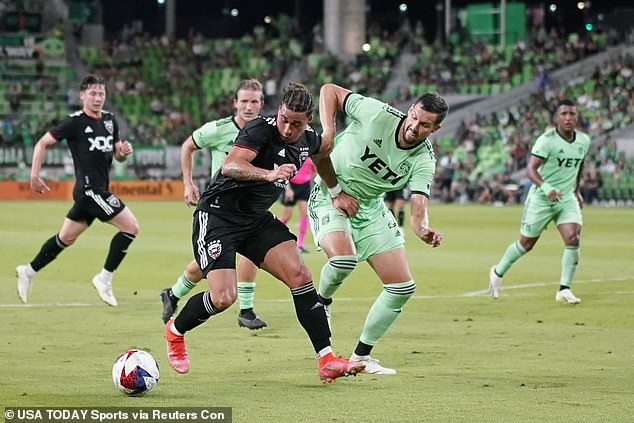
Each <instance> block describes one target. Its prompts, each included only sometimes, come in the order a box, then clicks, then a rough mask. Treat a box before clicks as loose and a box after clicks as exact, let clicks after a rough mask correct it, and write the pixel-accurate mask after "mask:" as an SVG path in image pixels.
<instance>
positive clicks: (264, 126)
mask: <svg viewBox="0 0 634 423" xmlns="http://www.w3.org/2000/svg"><path fill="white" fill-rule="evenodd" d="M271 128H273V129H275V126H272V125H270V124H269V123H268V122H267V120H265V119H263V118H261V117H258V118H256V119H253V120H252V121H250V122H248V123H247V124H246V125H245V126H244V127H243V128H242V129H241V130H240V132H239V133H238V136H237V137H236V140H235V141H234V143H233V145H234V146H239V147H243V148H248V149H249V150H253V151H254V152H256V153H258V152H259V151H260V150H261V149H262V147H264V146H265V145H266V144H267V143H270V142H271V134H272V132H271Z"/></svg>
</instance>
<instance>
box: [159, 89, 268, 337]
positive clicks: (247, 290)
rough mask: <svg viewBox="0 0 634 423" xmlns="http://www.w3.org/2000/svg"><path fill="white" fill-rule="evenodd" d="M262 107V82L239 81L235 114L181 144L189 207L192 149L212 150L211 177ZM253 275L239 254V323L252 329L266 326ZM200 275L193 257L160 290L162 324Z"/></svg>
mask: <svg viewBox="0 0 634 423" xmlns="http://www.w3.org/2000/svg"><path fill="white" fill-rule="evenodd" d="M263 106H264V94H263V92H262V84H260V82H259V81H258V80H256V79H245V80H243V81H242V82H240V85H239V86H238V88H237V89H236V92H235V95H234V98H233V107H235V109H236V113H235V115H233V116H228V117H226V118H223V119H218V120H215V121H212V122H207V123H205V124H204V125H203V126H201V127H200V128H198V129H196V130H195V131H194V132H193V134H192V135H190V136H189V137H188V138H187V140H185V142H184V143H183V145H182V147H181V170H182V172H183V184H184V186H185V191H184V200H185V203H186V204H187V205H188V206H194V205H196V203H197V202H198V199H199V198H200V191H199V190H198V187H197V186H196V184H195V183H194V181H193V179H192V164H193V154H194V152H195V151H196V150H200V149H202V148H208V149H209V151H210V153H211V177H212V178H213V177H214V175H215V174H216V172H218V170H219V169H220V168H221V167H222V163H223V162H224V160H225V158H226V157H227V154H229V151H230V150H231V147H232V146H233V141H234V140H235V139H236V136H237V135H238V132H240V129H242V128H243V127H244V125H245V124H246V123H247V122H250V121H252V120H253V119H255V118H256V117H257V116H258V115H259V114H260V110H261V109H262V107H263ZM256 274H257V267H256V266H255V265H254V264H253V263H251V262H250V261H249V260H248V259H246V258H244V257H240V260H239V263H238V298H239V300H240V314H239V315H238V325H239V326H241V327H246V328H248V329H252V330H253V329H261V328H264V327H266V322H265V321H264V320H262V319H260V318H259V317H258V316H257V315H256V314H255V311H254V310H253V298H254V295H255V293H254V290H255V276H256ZM202 278H203V275H202V272H201V271H200V267H198V263H196V260H192V261H191V262H189V264H188V265H187V267H186V268H185V271H184V272H183V274H182V275H180V276H179V277H178V279H177V280H176V282H175V283H174V285H172V287H171V288H167V289H164V290H162V291H161V294H160V296H161V302H162V303H163V313H162V316H161V317H162V319H163V323H167V321H168V320H169V318H170V317H172V315H173V314H174V312H175V311H176V309H177V307H178V300H179V299H181V298H182V297H183V296H185V295H187V293H189V292H190V291H191V290H192V289H194V287H195V286H196V284H197V283H198V282H200V280H201V279H202Z"/></svg>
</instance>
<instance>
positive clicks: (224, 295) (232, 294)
mask: <svg viewBox="0 0 634 423" xmlns="http://www.w3.org/2000/svg"><path fill="white" fill-rule="evenodd" d="M237 297H238V294H237V293H236V290H235V289H225V290H222V291H220V292H217V293H214V294H213V295H212V298H211V301H212V302H213V304H214V308H215V309H216V310H218V311H222V310H226V309H228V308H229V307H231V305H232V304H233V303H235V302H236V299H237Z"/></svg>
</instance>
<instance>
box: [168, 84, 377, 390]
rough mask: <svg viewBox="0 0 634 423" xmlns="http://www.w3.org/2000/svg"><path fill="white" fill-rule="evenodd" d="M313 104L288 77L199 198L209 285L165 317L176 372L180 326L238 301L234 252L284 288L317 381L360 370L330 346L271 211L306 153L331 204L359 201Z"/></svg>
mask: <svg viewBox="0 0 634 423" xmlns="http://www.w3.org/2000/svg"><path fill="white" fill-rule="evenodd" d="M313 109H314V102H313V97H312V95H311V94H310V92H308V90H307V89H306V88H305V87H304V86H303V85H301V84H295V83H291V84H289V86H288V87H287V88H286V89H285V91H284V94H283V97H282V101H281V105H280V106H279V108H278V110H277V114H276V115H274V116H264V117H263V116H260V117H258V118H256V119H254V120H252V121H251V122H249V123H247V124H246V125H245V126H244V128H243V129H242V130H241V131H240V133H239V134H238V137H237V138H236V140H235V142H234V146H233V148H232V149H231V151H230V153H229V155H228V156H227V158H226V159H225V162H224V164H223V166H222V169H221V171H220V172H218V173H217V174H216V176H215V178H214V180H213V181H212V182H211V183H210V185H209V186H208V187H207V190H206V191H205V192H204V194H203V195H202V196H201V198H200V200H199V201H198V206H197V208H196V212H195V213H194V223H193V233H192V244H193V249H194V256H195V258H196V261H197V262H198V265H199V266H200V269H201V270H202V273H203V276H204V277H206V278H207V282H208V287H209V289H208V290H207V291H205V292H201V293H199V294H197V295H194V296H193V297H191V298H190V299H189V301H188V302H187V304H186V305H185V307H183V309H182V311H181V312H180V314H179V315H178V316H177V317H176V319H174V318H172V319H170V320H169V321H168V322H167V324H166V325H165V339H166V341H167V352H168V358H169V362H170V365H171V366H172V368H173V369H174V370H176V371H177V372H178V373H187V372H188V371H189V365H190V361H189V355H188V353H187V349H186V347H185V342H184V336H183V335H184V334H185V332H187V331H190V330H192V329H194V328H195V327H197V326H199V325H201V324H202V323H204V322H205V321H207V319H209V318H210V317H211V316H213V315H215V314H218V313H220V312H222V311H224V310H226V309H227V308H229V306H231V304H233V303H234V302H235V301H236V296H237V294H236V270H235V267H236V253H239V254H241V255H243V256H244V257H247V258H248V259H249V260H251V261H252V262H253V263H255V264H256V265H258V266H259V267H261V268H262V269H264V270H266V271H267V272H268V273H270V274H271V275H273V276H275V277H276V278H277V279H279V280H280V281H282V282H283V283H284V284H286V285H287V286H288V287H289V288H290V290H291V294H292V297H293V302H294V304H295V312H296V314H297V318H298V320H299V322H300V324H301V325H302V327H303V328H304V330H305V331H306V332H307V334H308V337H309V338H310V341H311V342H312V344H313V347H314V349H315V352H316V353H317V356H318V358H319V378H320V379H321V380H322V382H323V383H327V382H328V383H330V382H332V381H334V380H335V379H337V378H338V377H341V376H347V375H350V374H352V375H354V374H356V373H359V372H362V371H363V369H364V367H365V365H364V364H362V363H357V362H353V361H349V360H347V359H345V358H342V357H336V356H335V355H334V354H333V351H332V348H331V344H330V329H329V327H328V320H327V318H326V312H325V310H324V306H323V304H322V303H321V302H320V300H319V297H318V295H317V292H316V291H315V287H314V286H313V281H312V277H311V274H310V271H309V270H308V268H307V267H306V265H305V264H304V262H303V261H302V258H301V256H300V254H299V252H298V251H297V243H296V237H295V235H293V234H292V233H291V232H290V231H289V229H288V227H287V226H286V225H284V224H283V223H282V222H280V221H279V220H278V219H276V218H275V217H274V216H273V214H271V212H269V207H271V205H273V203H275V201H276V200H277V199H278V198H279V196H280V194H281V192H282V191H283V190H284V188H285V186H286V184H288V182H289V180H290V179H291V178H292V177H293V175H294V174H295V172H297V169H299V168H300V167H301V165H302V164H303V163H304V161H306V159H307V158H308V157H309V156H311V157H312V159H313V162H314V163H315V166H316V167H317V170H318V172H319V173H320V175H321V176H322V178H323V179H324V181H325V182H326V184H327V185H328V187H331V188H330V189H331V193H332V197H333V204H334V205H335V207H337V209H338V210H340V211H341V212H342V213H346V214H349V215H354V214H356V212H357V210H358V204H357V201H356V200H355V199H354V198H353V197H351V196H349V195H347V194H346V193H344V192H342V191H341V188H340V187H339V185H338V184H337V178H336V176H335V173H334V170H333V168H332V163H331V162H330V157H329V153H330V151H331V150H332V146H329V145H325V144H324V145H322V143H321V137H320V136H319V135H317V134H316V133H315V132H314V131H313V129H312V128H311V127H310V126H308V124H309V123H310V121H311V120H312V116H313Z"/></svg>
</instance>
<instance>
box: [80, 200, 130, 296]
mask: <svg viewBox="0 0 634 423" xmlns="http://www.w3.org/2000/svg"><path fill="white" fill-rule="evenodd" d="M101 197H102V198H103V197H104V196H103V195H102V196H101ZM113 197H114V196H111V197H107V198H113ZM114 198H116V197H114ZM111 203H112V201H111ZM115 204H117V205H118V206H119V207H121V209H120V210H119V211H118V212H117V211H115V212H116V214H115V215H114V217H112V218H109V216H108V217H106V218H104V217H102V216H98V217H99V219H100V220H103V221H105V222H107V223H109V224H111V225H112V226H114V227H115V228H117V229H118V230H119V232H117V233H116V234H115V235H114V236H113V237H112V240H111V241H110V248H109V249H108V255H107V256H106V261H105V263H104V265H103V269H102V270H101V272H99V273H98V274H97V275H95V276H94V277H93V279H92V284H93V286H94V287H95V289H96V290H97V292H98V293H99V296H100V297H101V299H102V300H103V301H104V302H106V303H107V304H109V305H111V306H116V305H117V300H116V298H115V297H114V295H113V293H112V276H113V273H114V272H115V270H117V268H118V267H119V265H120V264H121V262H122V261H123V259H124V258H125V256H126V254H127V253H128V247H129V246H130V244H132V241H134V240H135V238H136V236H137V234H138V233H139V223H138V222H137V220H136V217H135V216H134V214H133V213H132V211H131V210H130V209H129V208H128V207H126V206H125V205H124V204H123V203H121V202H118V203H115ZM106 219H107V220H106Z"/></svg>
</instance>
